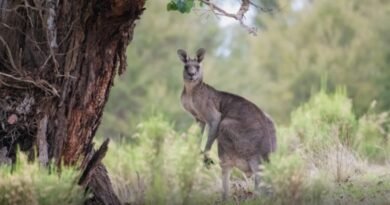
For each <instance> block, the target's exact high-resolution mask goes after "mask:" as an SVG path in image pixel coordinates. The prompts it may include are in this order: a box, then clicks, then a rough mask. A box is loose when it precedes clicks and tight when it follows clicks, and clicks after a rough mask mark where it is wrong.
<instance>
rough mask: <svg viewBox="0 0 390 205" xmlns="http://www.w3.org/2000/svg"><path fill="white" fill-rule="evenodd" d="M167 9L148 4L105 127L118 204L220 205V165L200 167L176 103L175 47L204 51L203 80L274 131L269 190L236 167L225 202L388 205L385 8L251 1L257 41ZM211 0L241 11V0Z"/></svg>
mask: <svg viewBox="0 0 390 205" xmlns="http://www.w3.org/2000/svg"><path fill="white" fill-rule="evenodd" d="M167 3H168V1H165V0H161V1H160V0H159V1H155V0H149V1H147V6H146V8H147V9H146V11H145V13H144V15H143V16H142V18H141V20H140V21H139V22H138V25H137V27H136V30H135V35H134V39H133V41H132V43H131V44H130V46H129V47H128V50H127V56H128V58H127V60H128V68H127V71H126V72H125V74H124V75H122V76H120V77H118V78H117V79H116V81H115V86H114V87H113V88H112V92H111V94H110V99H109V100H108V104H107V106H106V108H105V112H104V115H103V122H102V123H101V126H100V128H99V133H98V138H111V139H114V140H113V142H112V143H111V144H110V149H109V152H108V154H107V156H106V158H105V159H104V163H105V164H106V165H107V168H108V170H109V173H110V176H111V178H112V180H113V184H114V187H115V190H116V192H117V193H118V195H119V197H120V199H121V201H122V202H124V203H130V204H220V191H221V180H220V169H219V166H217V165H216V166H212V167H211V168H210V169H207V168H205V167H204V166H203V164H202V156H201V155H200V154H199V153H200V150H201V149H202V148H203V146H202V145H201V142H200V141H201V139H202V137H201V134H200V133H199V129H198V127H197V126H196V125H195V124H194V120H193V119H192V117H191V116H190V115H189V114H188V113H187V112H185V111H184V109H183V108H182V106H181V103H180V94H181V91H182V87H183V82H182V69H183V65H182V63H181V62H180V61H179V59H178V57H177V54H176V51H177V49H179V48H182V49H185V50H187V51H188V53H190V55H191V56H193V55H194V54H195V51H196V50H197V49H198V48H200V47H203V48H206V50H207V54H206V57H205V60H204V63H203V67H204V81H205V82H207V83H209V84H210V85H212V86H214V87H215V88H217V89H219V90H223V91H229V92H232V93H236V94H239V95H241V96H244V97H245V98H247V99H249V100H251V101H252V102H254V103H255V104H257V105H258V106H259V107H260V108H262V109H263V110H264V111H266V112H267V113H269V114H270V115H271V116H272V117H273V119H274V121H275V122H276V124H277V136H278V149H277V152H276V153H274V154H273V155H272V157H271V163H269V164H266V165H265V168H264V174H263V182H262V183H263V185H262V186H265V187H268V189H269V191H270V192H271V193H272V194H271V195H268V196H267V197H265V196H262V197H258V198H254V197H253V196H254V194H253V185H252V182H251V181H250V180H247V179H245V177H244V176H243V175H242V173H241V172H239V171H237V170H235V171H234V173H233V175H232V183H231V198H230V201H229V203H230V204H387V203H388V199H389V198H390V172H389V171H388V170H390V160H389V156H390V143H389V137H390V132H389V130H390V117H389V114H388V111H389V110H390V35H389V34H390V23H389V22H390V1H388V0H370V1H364V2H363V1H359V0H350V1H329V0H279V1H275V0H262V1H260V0H257V1H255V0H254V1H253V3H255V4H256V5H258V6H259V8H255V7H253V6H252V7H251V10H250V12H249V13H248V15H247V16H246V19H245V21H246V23H247V24H249V25H253V26H256V27H258V33H257V36H252V35H250V34H248V32H247V31H246V30H245V29H244V28H242V27H241V26H240V25H239V24H238V23H237V22H236V21H234V20H230V19H226V18H224V17H219V18H218V17H216V16H214V15H213V13H211V12H209V11H207V9H206V10H205V7H203V8H200V7H199V6H196V7H194V8H193V10H192V11H191V12H190V13H189V14H180V13H179V12H176V11H171V12H167V11H166V6H167ZM216 3H217V4H218V5H221V6H222V7H223V8H225V9H226V10H228V11H232V12H234V10H236V9H237V7H238V6H239V3H240V1H236V0H231V1H222V0H221V1H216ZM261 8H263V9H261ZM203 138H205V136H203ZM204 141H205V140H204V139H203V143H204ZM216 153H217V152H216V145H214V146H213V150H212V153H211V157H212V158H213V159H214V160H215V161H216V162H217V163H218V157H217V154H216Z"/></svg>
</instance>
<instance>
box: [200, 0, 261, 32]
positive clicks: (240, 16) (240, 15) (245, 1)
mask: <svg viewBox="0 0 390 205" xmlns="http://www.w3.org/2000/svg"><path fill="white" fill-rule="evenodd" d="M199 1H200V2H202V3H204V4H206V5H207V6H208V7H209V8H210V10H211V11H212V12H213V13H214V14H216V15H221V16H225V17H229V18H233V19H235V20H237V21H238V22H240V24H241V26H242V27H244V28H245V29H246V30H247V31H248V32H249V33H250V34H252V35H256V34H257V28H256V27H251V26H248V25H247V24H245V22H244V18H245V14H246V13H247V12H248V11H249V7H250V5H251V4H252V3H251V1H250V0H242V2H241V6H240V8H239V9H238V11H237V12H236V13H229V12H227V11H225V10H224V9H222V8H221V7H219V6H217V5H216V4H214V3H212V2H211V1H210V0H199Z"/></svg>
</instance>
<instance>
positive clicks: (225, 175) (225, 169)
mask: <svg viewBox="0 0 390 205" xmlns="http://www.w3.org/2000/svg"><path fill="white" fill-rule="evenodd" d="M221 168H222V188H223V192H222V200H223V201H226V200H227V198H228V196H229V186H230V185H229V184H230V173H231V171H232V167H230V166H221Z"/></svg>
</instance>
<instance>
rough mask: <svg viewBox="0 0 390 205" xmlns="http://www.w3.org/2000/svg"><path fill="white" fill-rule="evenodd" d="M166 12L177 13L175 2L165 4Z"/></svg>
mask: <svg viewBox="0 0 390 205" xmlns="http://www.w3.org/2000/svg"><path fill="white" fill-rule="evenodd" d="M167 10H168V11H177V5H176V3H175V2H173V1H171V2H169V3H168V4H167Z"/></svg>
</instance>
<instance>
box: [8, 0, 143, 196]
mask: <svg viewBox="0 0 390 205" xmlns="http://www.w3.org/2000/svg"><path fill="white" fill-rule="evenodd" d="M144 3H145V2H144V0H92V1H86V0H80V1H66V0H12V1H11V0H0V150H3V151H4V150H5V149H6V150H7V154H6V156H0V161H1V160H3V161H5V160H7V159H1V158H6V157H8V158H10V159H12V160H15V148H16V145H18V146H19V147H20V149H21V150H22V151H26V152H29V153H30V159H33V158H34V156H35V154H33V150H37V151H38V153H37V154H38V160H39V161H40V163H41V164H44V165H45V164H47V163H49V162H55V163H57V165H60V164H64V165H75V164H76V162H78V161H80V160H81V161H83V160H84V164H88V162H85V160H88V157H86V156H87V155H89V154H90V153H91V152H92V150H93V147H92V139H93V137H94V135H95V133H96V130H97V128H98V126H99V123H100V120H101V117H102V113H103V107H104V105H105V103H106V101H107V98H108V95H109V91H110V88H111V86H112V85H113V80H114V77H115V75H116V73H119V74H121V73H122V72H123V71H124V70H125V68H126V58H125V51H126V47H127V45H128V44H129V42H130V41H131V40H132V36H133V29H134V27H135V21H136V20H137V19H138V18H139V16H140V15H141V14H142V11H143V10H144V8H143V6H144ZM34 147H36V148H34ZM4 148H5V149H4ZM3 155H4V154H3ZM92 158H93V157H92ZM101 166H102V165H101V164H100V163H99V165H96V166H95V167H98V168H96V170H103V171H101V173H104V172H105V170H104V167H101ZM99 167H100V168H99ZM96 172H97V171H96ZM92 178H93V177H92ZM94 184H99V183H94ZM104 203H106V202H104Z"/></svg>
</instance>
